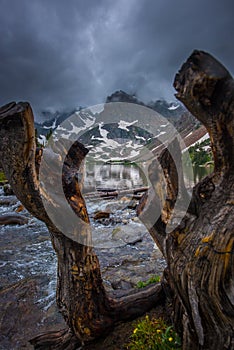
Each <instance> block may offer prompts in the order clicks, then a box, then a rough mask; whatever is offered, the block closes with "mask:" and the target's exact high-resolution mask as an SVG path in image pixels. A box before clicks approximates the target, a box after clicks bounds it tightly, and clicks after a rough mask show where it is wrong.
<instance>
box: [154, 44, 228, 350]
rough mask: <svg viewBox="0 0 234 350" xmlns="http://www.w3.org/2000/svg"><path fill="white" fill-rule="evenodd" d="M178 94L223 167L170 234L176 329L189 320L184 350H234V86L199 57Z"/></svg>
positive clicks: (181, 78)
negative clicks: (208, 137)
mask: <svg viewBox="0 0 234 350" xmlns="http://www.w3.org/2000/svg"><path fill="white" fill-rule="evenodd" d="M174 87H175V89H176V90H177V94H176V97H177V98H178V99H179V100H180V101H182V102H183V103H184V104H185V106H186V107H187V108H188V109H189V110H190V112H191V113H192V114H193V115H195V116H196V117H197V119H199V120H200V121H201V122H202V123H203V124H204V125H205V126H206V128H207V130H208V132H209V135H210V138H211V145H212V151H213V155H214V163H215V168H214V173H213V174H212V175H210V176H208V177H206V178H205V179H204V180H203V181H201V182H200V183H199V184H198V185H197V186H195V188H194V190H193V195H192V200H191V204H190V207H189V211H188V212H189V213H188V215H187V216H186V217H185V218H184V220H183V221H182V223H181V225H180V226H179V227H177V229H176V230H174V231H173V232H172V233H171V234H170V235H169V236H168V235H164V237H165V239H166V257H167V261H168V281H169V284H170V285H171V288H172V290H173V292H174V311H175V312H174V322H175V325H181V320H182V325H181V326H182V328H183V349H191V350H193V349H194V350H195V349H207V350H208V349H234V269H233V266H234V249H233V242H234V223H233V214H234V163H233V161H234V156H233V155H234V153H233V150H234V81H233V79H232V77H231V75H230V74H229V72H228V71H227V70H226V69H225V68H224V67H223V66H222V65H221V64H220V63H219V62H218V61H216V60H215V59H214V58H213V57H212V56H210V55H209V54H207V53H205V52H202V51H194V52H193V54H192V55H191V56H190V57H189V59H188V60H187V62H186V63H185V64H184V65H183V66H182V68H181V70H180V71H179V73H178V74H177V75H176V77H175V82H174ZM155 229H156V231H157V232H159V231H158V230H157V227H155Z"/></svg>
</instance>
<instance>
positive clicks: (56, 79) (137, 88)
mask: <svg viewBox="0 0 234 350" xmlns="http://www.w3.org/2000/svg"><path fill="white" fill-rule="evenodd" d="M0 4H1V12H0V28H1V36H0V84H1V85H0V86H1V88H0V104H4V103H6V102H8V101H10V100H28V101H30V102H31V104H32V105H33V107H34V108H35V109H36V110H39V109H40V108H47V107H51V108H62V107H71V106H73V107H74V106H78V105H83V106H84V105H89V104H95V103H100V102H103V101H104V99H105V97H106V95H107V94H110V93H112V92H113V91H114V90H116V89H123V90H127V91H128V92H136V93H137V94H138V95H139V96H140V97H141V98H143V99H145V100H146V101H149V100H150V99H157V98H160V97H165V98H168V99H173V88H172V82H173V78H174V75H175V73H176V71H177V70H178V68H179V67H180V66H181V63H182V62H183V61H184V60H185V59H186V58H187V56H188V55H189V54H190V53H191V52H192V50H193V49H194V48H198V49H203V50H206V51H209V52H210V53H212V54H213V55H215V56H216V57H217V58H218V59H220V60H221V61H222V62H223V63H224V64H225V65H226V66H227V67H228V68H229V70H230V71H231V72H233V71H234V63H233V62H234V47H233V44H232V42H233V35H234V21H233V7H234V5H233V2H232V1H228V0H223V1H217V0H203V1H202V0H197V1H189V0H187V1H185V0H144V1H141V0H128V1H126V0H119V1H114V0H113V1H111V0H98V1H97V0H92V1H88V0H86V1H81V0H69V1H65V0H64V1H62V0H49V1H48V0H21V1H18V0H0Z"/></svg>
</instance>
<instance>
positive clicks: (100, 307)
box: [0, 103, 164, 350]
mask: <svg viewBox="0 0 234 350" xmlns="http://www.w3.org/2000/svg"><path fill="white" fill-rule="evenodd" d="M0 138H1V144H0V158H1V159H2V162H3V167H4V172H5V174H6V176H7V178H8V179H9V182H10V184H11V186H12V188H13V190H14V193H15V194H16V196H17V197H18V199H19V200H20V201H21V202H22V203H23V204H24V206H25V207H26V208H27V210H28V211H29V212H31V213H32V214H33V215H34V216H35V217H37V218H38V219H40V220H42V221H44V222H45V223H46V225H47V227H48V229H49V231H50V234H51V240H52V244H53V247H54V249H55V251H56V254H57V258H58V274H57V277H58V278H57V305H58V308H59V310H60V312H61V313H62V314H63V316H64V319H65V321H66V323H67V325H68V328H67V330H61V332H55V333H50V334H45V335H42V336H38V337H37V338H35V339H34V340H33V341H32V343H33V344H34V345H35V349H43V350H45V349H67V350H68V349H76V348H77V345H78V344H82V343H84V342H88V341H91V340H93V339H95V338H97V337H99V336H101V335H104V334H105V333H107V332H108V331H109V329H110V328H111V327H113V326H114V325H115V324H116V323H117V322H119V321H121V320H127V319H133V318H135V317H136V316H138V315H141V314H143V313H144V312H145V311H147V310H149V309H150V308H152V306H153V305H154V304H155V303H156V302H157V301H158V300H162V298H163V296H164V294H163V292H162V288H161V286H160V285H156V286H155V285H154V286H150V287H149V288H146V289H145V290H141V291H139V292H135V293H133V294H130V295H128V296H126V297H121V296H120V297H118V296H117V295H115V297H112V296H111V295H107V294H106V291H105V289H104V286H103V283H102V278H101V272H100V266H99V261H98V257H97V256H96V254H95V252H94V250H93V248H92V246H91V245H90V240H91V237H90V232H89V229H88V227H89V225H87V224H89V218H88V214H87V210H86V206H85V202H84V199H83V197H82V195H81V191H80V187H79V183H78V180H77V177H76V173H77V170H78V169H79V167H80V165H81V162H82V160H83V159H84V157H85V155H86V154H87V152H88V151H87V149H86V148H85V147H84V146H83V145H82V144H80V143H79V142H75V143H74V144H73V145H72V147H71V148H70V151H69V152H68V154H67V156H66V158H65V162H64V165H63V173H62V182H63V187H64V193H65V196H66V199H67V201H68V203H69V204H70V206H71V207H72V209H73V211H74V212H75V213H76V214H77V216H78V217H80V218H81V221H80V223H79V226H78V227H74V232H72V234H73V237H72V238H69V237H67V236H66V235H65V234H64V233H63V232H61V231H59V229H58V228H57V227H56V226H55V225H54V223H53V222H52V220H51V219H50V217H49V216H48V214H47V211H46V210H45V208H44V205H43V201H42V198H44V197H45V200H47V201H48V202H50V203H51V206H52V211H53V210H54V211H55V212H58V213H59V216H66V208H65V206H63V204H64V203H63V202H61V200H60V198H58V201H57V203H55V205H54V204H53V199H51V198H47V197H48V194H47V193H45V191H44V189H43V188H42V187H41V186H40V183H39V180H38V173H37V168H38V167H37V164H35V161H36V162H37V163H38V162H39V161H40V157H38V155H36V145H35V135H34V122H33V113H32V110H31V107H30V105H29V104H28V103H18V104H16V103H10V104H8V105H6V106H4V107H2V108H1V109H0ZM64 142H66V140H65V141H64ZM59 147H60V148H61V147H63V145H61V143H60V144H59ZM59 159H60V158H59V157H56V155H52V158H51V163H53V162H56V161H59ZM45 168H46V164H45ZM44 171H45V172H46V169H44ZM48 177H49V178H50V181H51V186H52V187H53V186H54V183H53V181H54V174H53V167H50V168H49V169H48ZM63 199H64V198H63ZM44 203H45V202H44ZM53 205H54V207H53ZM64 208H65V209H64ZM50 209H51V208H50ZM64 212H65V214H64ZM65 220H66V217H65ZM82 222H83V224H82ZM68 226H69V223H68ZM77 229H78V231H79V232H78V235H79V237H83V241H84V243H85V242H87V243H88V244H81V243H78V242H77V239H76V238H77ZM73 238H74V239H73ZM78 241H80V240H78Z"/></svg>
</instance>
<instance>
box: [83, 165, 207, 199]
mask: <svg viewBox="0 0 234 350" xmlns="http://www.w3.org/2000/svg"><path fill="white" fill-rule="evenodd" d="M192 170H193V171H192ZM212 171H213V166H209V167H200V166H193V169H191V168H185V170H184V178H185V185H186V187H187V188H192V187H193V186H194V185H195V184H196V183H198V182H199V181H200V180H201V179H202V178H203V177H205V176H207V175H209V174H210V173H211V172H212ZM144 186H148V180H147V174H145V173H144V171H143V170H142V169H141V168H140V167H139V166H137V165H136V164H116V163H112V164H108V163H103V164H97V163H86V165H85V178H84V192H86V193H87V192H93V191H96V189H97V188H111V189H130V188H136V187H144Z"/></svg>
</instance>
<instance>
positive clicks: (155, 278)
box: [137, 275, 160, 288]
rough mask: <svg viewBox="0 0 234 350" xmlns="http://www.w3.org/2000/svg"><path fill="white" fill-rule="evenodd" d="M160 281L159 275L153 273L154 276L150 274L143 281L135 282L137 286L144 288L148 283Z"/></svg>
mask: <svg viewBox="0 0 234 350" xmlns="http://www.w3.org/2000/svg"><path fill="white" fill-rule="evenodd" d="M158 282H160V276H158V275H155V276H151V277H150V278H149V279H148V280H147V281H145V282H143V281H139V282H138V283H137V288H144V287H146V286H148V285H149V284H152V283H158Z"/></svg>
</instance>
